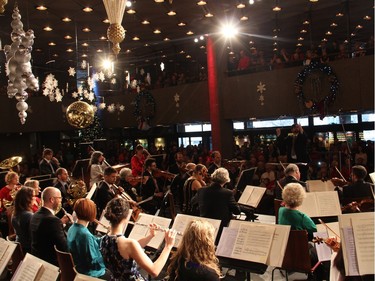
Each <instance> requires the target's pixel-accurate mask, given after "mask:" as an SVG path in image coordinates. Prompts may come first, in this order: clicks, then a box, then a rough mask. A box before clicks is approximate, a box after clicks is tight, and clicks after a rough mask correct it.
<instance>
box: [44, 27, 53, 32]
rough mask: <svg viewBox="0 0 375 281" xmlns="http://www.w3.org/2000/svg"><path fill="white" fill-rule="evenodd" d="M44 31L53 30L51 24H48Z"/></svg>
mask: <svg viewBox="0 0 375 281" xmlns="http://www.w3.org/2000/svg"><path fill="white" fill-rule="evenodd" d="M43 30H44V31H52V27H50V26H46V27H45V28H43Z"/></svg>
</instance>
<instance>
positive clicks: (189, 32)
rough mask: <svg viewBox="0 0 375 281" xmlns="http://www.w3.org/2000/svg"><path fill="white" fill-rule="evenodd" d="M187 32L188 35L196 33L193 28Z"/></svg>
mask: <svg viewBox="0 0 375 281" xmlns="http://www.w3.org/2000/svg"><path fill="white" fill-rule="evenodd" d="M186 34H187V35H193V34H194V32H193V31H191V30H189V31H188V32H186Z"/></svg>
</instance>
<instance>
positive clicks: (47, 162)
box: [39, 148, 60, 175]
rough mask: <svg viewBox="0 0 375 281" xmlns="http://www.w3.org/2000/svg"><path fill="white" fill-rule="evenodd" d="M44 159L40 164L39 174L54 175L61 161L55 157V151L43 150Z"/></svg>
mask: <svg viewBox="0 0 375 281" xmlns="http://www.w3.org/2000/svg"><path fill="white" fill-rule="evenodd" d="M42 157H43V159H42V160H41V161H40V162H39V172H40V174H41V175H54V174H55V172H56V170H57V169H58V168H59V167H60V163H59V160H57V159H56V158H55V157H53V151H52V149H50V148H45V149H44V150H43V155H42Z"/></svg>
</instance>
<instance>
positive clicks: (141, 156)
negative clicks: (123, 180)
mask: <svg viewBox="0 0 375 281" xmlns="http://www.w3.org/2000/svg"><path fill="white" fill-rule="evenodd" d="M149 156H150V153H148V151H147V150H146V149H145V148H143V146H142V145H141V144H138V145H137V146H136V148H135V154H134V155H133V157H132V158H131V160H130V165H131V168H132V173H133V176H135V177H137V176H140V177H141V176H142V173H143V166H144V164H145V161H146V159H147V158H148V157H149Z"/></svg>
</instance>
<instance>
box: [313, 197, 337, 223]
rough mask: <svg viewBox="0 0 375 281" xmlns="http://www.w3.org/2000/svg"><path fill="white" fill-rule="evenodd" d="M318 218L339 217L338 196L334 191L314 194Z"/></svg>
mask: <svg viewBox="0 0 375 281" xmlns="http://www.w3.org/2000/svg"><path fill="white" fill-rule="evenodd" d="M315 197H316V202H317V205H318V214H319V216H320V217H329V216H338V215H341V207H340V201H339V195H338V193H337V192H336V191H324V192H317V193H315Z"/></svg>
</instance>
